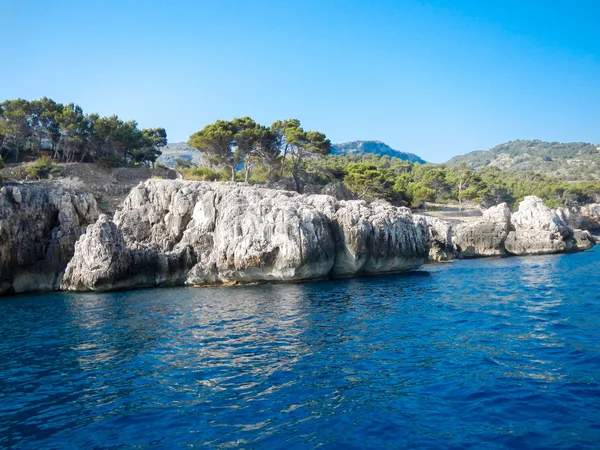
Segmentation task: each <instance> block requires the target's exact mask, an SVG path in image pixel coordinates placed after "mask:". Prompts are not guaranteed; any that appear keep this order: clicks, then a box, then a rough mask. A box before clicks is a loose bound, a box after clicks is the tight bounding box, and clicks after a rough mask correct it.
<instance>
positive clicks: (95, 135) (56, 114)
mask: <svg viewBox="0 0 600 450" xmlns="http://www.w3.org/2000/svg"><path fill="white" fill-rule="evenodd" d="M166 144H167V133H166V132H165V130H164V128H153V129H147V130H140V129H139V128H138V126H137V123H136V122H135V121H133V120H130V121H123V120H121V119H119V118H118V117H117V116H116V115H113V116H110V117H100V116H99V115H98V114H85V113H84V112H83V110H82V108H81V107H80V106H78V105H75V104H73V103H69V104H67V105H63V104H61V103H57V102H55V101H54V100H51V99H49V98H46V97H44V98H42V99H40V100H33V101H31V102H30V101H27V100H23V99H16V100H5V101H4V102H2V103H0V155H1V156H3V157H4V158H5V159H6V158H10V159H11V160H13V161H14V162H19V161H21V159H22V158H23V157H27V158H29V159H33V158H35V157H37V156H39V155H41V153H42V152H43V151H48V152H50V154H51V155H52V158H53V159H54V160H56V161H62V162H97V161H100V160H102V159H103V158H107V157H111V158H112V157H118V156H120V157H121V159H122V160H123V163H129V162H132V161H134V162H140V163H147V164H153V163H154V162H155V161H156V158H157V157H158V156H159V155H160V154H161V152H160V148H162V147H164V146H165V145H166Z"/></svg>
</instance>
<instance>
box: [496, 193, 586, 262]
mask: <svg viewBox="0 0 600 450" xmlns="http://www.w3.org/2000/svg"><path fill="white" fill-rule="evenodd" d="M511 222H512V225H513V227H514V231H511V232H510V233H509V234H508V236H507V238H506V241H505V243H504V244H505V247H506V250H507V251H508V252H509V253H511V254H513V255H539V254H547V253H560V252H567V251H576V250H577V247H576V245H575V240H574V238H573V228H571V227H570V226H569V225H567V224H566V223H565V222H564V221H563V220H562V219H561V218H560V217H558V215H557V214H556V213H555V212H553V211H552V210H551V209H550V208H548V207H547V206H546V205H545V204H544V202H543V201H542V200H541V199H540V198H538V197H535V196H527V197H525V198H524V199H523V201H522V202H521V203H519V209H518V211H517V212H515V213H514V214H513V215H512V217H511Z"/></svg>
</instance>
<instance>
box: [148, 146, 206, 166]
mask: <svg viewBox="0 0 600 450" xmlns="http://www.w3.org/2000/svg"><path fill="white" fill-rule="evenodd" d="M161 152H162V155H160V156H159V157H158V159H157V162H159V163H161V164H164V165H165V166H168V167H173V165H174V164H175V160H176V159H177V158H184V159H187V160H188V161H191V162H193V163H194V164H195V165H197V166H201V165H202V154H201V153H200V152H199V151H198V150H196V149H195V148H192V147H188V146H187V144H186V143H185V142H175V143H173V144H168V145H167V146H166V147H165V148H162V149H161Z"/></svg>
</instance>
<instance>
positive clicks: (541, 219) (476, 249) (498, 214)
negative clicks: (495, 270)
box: [453, 196, 595, 258]
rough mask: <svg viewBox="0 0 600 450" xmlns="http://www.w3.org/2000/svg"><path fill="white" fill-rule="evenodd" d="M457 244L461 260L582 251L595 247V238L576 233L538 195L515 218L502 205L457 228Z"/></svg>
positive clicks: (523, 204) (531, 197)
mask: <svg viewBox="0 0 600 450" xmlns="http://www.w3.org/2000/svg"><path fill="white" fill-rule="evenodd" d="M453 237H454V244H455V245H456V247H457V249H458V251H459V257H462V258H475V257H482V256H505V255H506V256H508V255H540V254H545V253H560V252H572V251H581V250H586V249H588V248H591V247H593V246H594V245H595V241H594V238H593V236H592V235H591V234H590V233H589V232H587V231H582V230H574V229H573V228H572V227H571V226H569V225H568V224H567V223H565V221H564V220H563V219H561V217H559V215H558V214H557V213H556V212H555V211H552V210H551V209H550V208H548V207H547V206H546V205H545V204H544V202H543V201H542V200H541V199H539V198H538V197H535V196H527V197H525V198H524V199H523V201H522V202H521V203H519V209H518V211H517V212H515V213H513V214H512V215H511V212H510V210H509V209H508V206H507V205H506V204H505V203H502V204H500V205H498V206H494V207H493V208H490V209H488V210H486V211H485V212H484V213H483V217H482V218H481V219H478V220H474V221H471V222H465V223H462V224H460V225H458V226H456V230H455V232H454V236H453Z"/></svg>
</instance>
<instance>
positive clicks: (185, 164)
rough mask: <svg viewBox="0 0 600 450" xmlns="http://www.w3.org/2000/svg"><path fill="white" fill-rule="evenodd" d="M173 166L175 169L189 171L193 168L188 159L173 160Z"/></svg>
mask: <svg viewBox="0 0 600 450" xmlns="http://www.w3.org/2000/svg"><path fill="white" fill-rule="evenodd" d="M173 166H174V167H175V168H176V169H191V168H192V167H194V163H193V162H192V161H190V160H189V159H185V158H181V157H179V158H177V159H175V164H173Z"/></svg>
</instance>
